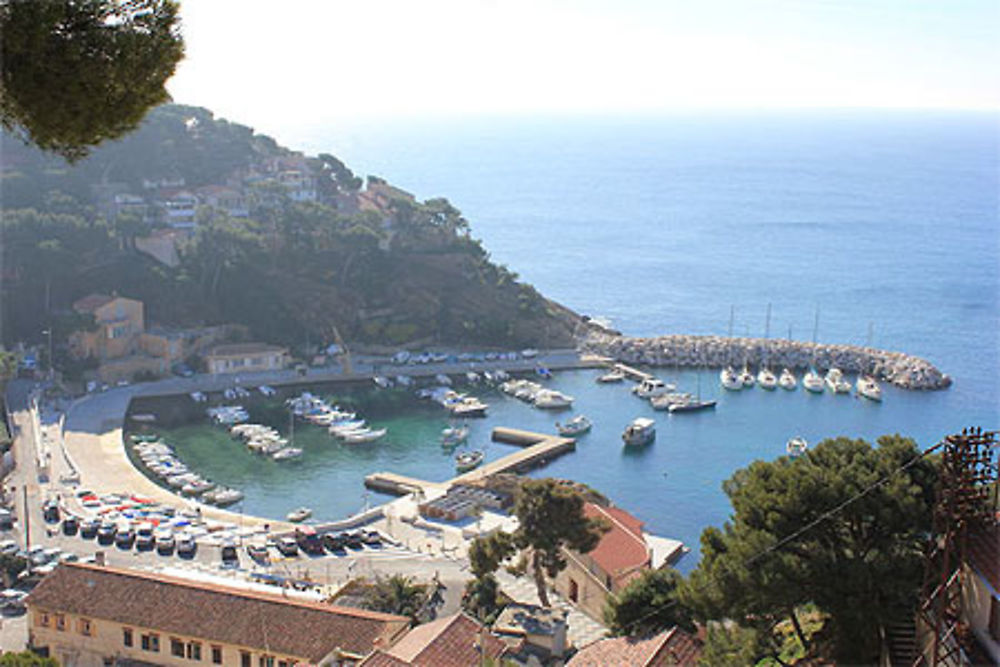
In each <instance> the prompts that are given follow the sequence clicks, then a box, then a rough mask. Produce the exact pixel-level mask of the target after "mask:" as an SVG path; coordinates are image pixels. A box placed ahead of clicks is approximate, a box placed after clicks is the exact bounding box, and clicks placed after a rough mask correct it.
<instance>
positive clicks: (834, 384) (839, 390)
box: [826, 367, 851, 394]
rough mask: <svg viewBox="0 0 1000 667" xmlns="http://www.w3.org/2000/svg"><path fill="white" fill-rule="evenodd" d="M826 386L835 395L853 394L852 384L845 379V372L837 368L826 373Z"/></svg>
mask: <svg viewBox="0 0 1000 667" xmlns="http://www.w3.org/2000/svg"><path fill="white" fill-rule="evenodd" d="M826 386H827V387H829V388H830V390H831V391H832V392H833V393H835V394H849V393H851V383H850V382H848V381H847V380H845V379H844V373H843V371H841V370H840V369H839V368H836V367H834V368H831V369H830V370H828V371H827V372H826Z"/></svg>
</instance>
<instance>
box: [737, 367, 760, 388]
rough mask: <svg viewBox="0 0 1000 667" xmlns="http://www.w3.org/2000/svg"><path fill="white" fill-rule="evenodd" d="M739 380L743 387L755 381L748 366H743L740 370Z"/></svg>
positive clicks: (751, 384) (749, 385)
mask: <svg viewBox="0 0 1000 667" xmlns="http://www.w3.org/2000/svg"><path fill="white" fill-rule="evenodd" d="M740 382H742V383H743V386H744V387H752V386H753V385H754V383H755V382H756V380H754V378H753V373H751V372H750V367H749V366H744V367H743V370H742V371H740Z"/></svg>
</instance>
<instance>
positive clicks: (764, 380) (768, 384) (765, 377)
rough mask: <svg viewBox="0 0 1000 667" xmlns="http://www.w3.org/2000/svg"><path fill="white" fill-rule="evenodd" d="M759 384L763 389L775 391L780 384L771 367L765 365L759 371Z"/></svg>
mask: <svg viewBox="0 0 1000 667" xmlns="http://www.w3.org/2000/svg"><path fill="white" fill-rule="evenodd" d="M757 384H759V385H760V388H761V389H766V390H768V391H773V390H774V389H775V388H776V387H777V386H778V378H777V377H775V375H774V373H773V372H771V369H770V368H768V367H766V366H765V367H763V368H761V369H760V372H758V373H757Z"/></svg>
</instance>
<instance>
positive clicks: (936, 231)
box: [170, 112, 1000, 568]
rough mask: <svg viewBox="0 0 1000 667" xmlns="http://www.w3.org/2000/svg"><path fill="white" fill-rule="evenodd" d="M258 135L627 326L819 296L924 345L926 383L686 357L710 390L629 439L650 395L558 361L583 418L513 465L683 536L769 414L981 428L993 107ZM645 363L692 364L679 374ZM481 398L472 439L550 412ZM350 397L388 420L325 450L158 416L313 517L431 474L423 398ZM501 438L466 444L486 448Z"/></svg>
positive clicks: (212, 465)
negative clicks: (292, 448)
mask: <svg viewBox="0 0 1000 667" xmlns="http://www.w3.org/2000/svg"><path fill="white" fill-rule="evenodd" d="M281 139H282V140H283V141H285V142H286V143H290V144H291V145H293V146H295V147H297V148H302V149H304V150H306V151H307V152H310V153H315V152H321V151H324V152H332V153H334V154H336V155H337V156H339V157H340V158H342V159H343V160H344V161H345V162H346V163H347V164H348V165H350V166H351V167H352V168H354V169H355V171H357V172H358V173H359V174H361V175H366V174H377V175H380V176H383V177H386V178H387V179H389V180H390V181H391V182H393V183H394V184H397V185H399V186H400V187H403V188H405V189H407V190H410V191H412V192H414V193H415V194H416V195H417V196H418V197H420V198H428V197H433V196H446V197H448V198H449V199H450V200H451V201H452V202H453V203H454V204H455V205H456V206H458V207H459V208H460V209H461V210H462V211H463V212H464V214H465V215H466V217H467V218H468V219H469V221H470V222H471V224H472V229H473V233H474V235H475V236H477V237H479V238H481V239H483V241H484V242H485V245H486V247H487V248H489V250H490V251H491V253H492V255H493V257H494V258H495V259H496V260H497V261H500V262H502V263H505V264H507V265H509V266H510V267H511V268H512V269H514V270H516V271H517V272H518V273H520V275H521V276H522V278H523V279H524V280H526V281H528V282H530V283H532V284H534V285H535V286H536V287H538V288H539V290H541V292H542V293H544V294H546V295H548V296H550V297H552V298H553V299H555V300H557V301H560V302H562V303H564V304H566V305H567V306H569V307H571V308H574V309H576V310H577V311H579V312H582V313H587V314H590V315H600V316H604V317H608V318H610V319H611V321H612V322H613V324H614V325H615V326H616V327H617V328H619V329H621V330H622V331H624V332H625V333H627V334H632V335H655V334H661V333H673V332H685V333H715V334H725V333H726V331H727V328H728V323H729V309H730V306H731V305H733V306H735V308H736V324H735V333H737V334H741V335H742V334H746V333H750V334H752V335H763V334H764V329H765V313H766V309H767V304H768V303H770V304H772V305H773V306H772V307H773V314H772V319H771V336H772V337H786V336H789V335H791V336H792V337H794V338H799V339H810V338H811V337H812V335H813V318H814V315H815V312H816V310H817V308H818V309H819V311H820V324H819V331H818V339H819V340H820V341H824V342H844V343H858V344H863V343H865V342H866V340H867V338H868V332H869V327H871V328H872V330H873V332H874V335H873V339H872V343H873V344H874V345H876V346H878V347H885V348H891V349H898V350H904V351H907V352H911V353H914V354H918V355H922V356H925V357H927V358H928V359H930V360H931V361H933V362H934V363H935V364H937V365H938V366H939V367H940V368H941V369H942V370H944V371H945V372H947V373H949V374H950V375H951V376H952V377H953V378H954V380H955V384H954V386H953V387H952V388H951V389H949V390H946V391H942V392H933V393H916V392H903V391H899V390H896V389H894V388H892V387H886V388H885V400H884V402H883V403H882V404H881V405H874V404H870V403H867V402H864V401H861V400H858V399H855V398H853V397H845V396H831V395H822V396H812V395H806V394H805V393H804V392H802V391H801V389H800V390H798V391H796V392H794V393H786V392H781V391H778V392H775V393H766V392H763V391H760V390H757V389H755V390H752V391H748V392H744V393H738V394H723V392H722V391H721V390H720V389H719V388H718V382H717V378H716V375H715V373H714V372H712V373H709V372H705V373H703V374H702V380H701V388H702V393H703V394H714V395H717V396H718V398H719V399H720V403H719V406H718V409H717V410H716V411H715V412H712V413H705V414H698V415H676V416H672V417H668V416H667V415H665V414H662V413H655V416H656V419H657V421H658V425H659V430H658V433H659V434H658V437H657V440H656V443H655V444H653V445H652V446H650V447H647V448H646V449H644V450H642V451H641V452H639V453H635V454H633V453H626V452H623V451H622V447H621V441H620V438H619V434H620V432H621V429H622V427H623V426H624V425H625V424H626V423H627V422H628V421H629V420H630V419H632V418H633V417H635V416H638V415H641V414H649V415H653V414H654V413H653V412H652V410H651V409H650V408H649V407H648V406H647V405H645V404H643V403H642V402H640V401H639V400H638V399H636V398H634V397H632V396H631V395H630V394H629V393H628V389H627V387H625V386H621V387H599V386H597V385H596V384H595V383H594V382H593V377H594V373H592V372H577V373H564V374H560V375H559V376H558V377H557V378H556V379H555V380H554V381H553V382H552V384H553V385H554V386H555V387H557V388H560V389H563V390H565V391H567V392H569V393H571V394H573V395H574V396H576V398H577V401H576V411H577V412H583V413H586V414H588V415H589V416H590V417H591V418H592V419H593V420H594V421H595V423H596V426H595V428H594V431H593V432H592V433H591V434H590V435H588V436H586V437H585V438H584V439H583V440H582V441H581V443H580V446H579V448H578V451H577V452H576V453H575V454H571V455H568V456H565V457H563V458H561V459H559V460H558V461H556V462H554V463H552V464H551V465H549V466H548V467H547V468H545V469H543V470H541V471H538V472H536V473H535V474H537V475H556V476H562V477H570V478H573V479H577V480H580V481H583V482H586V483H588V484H591V485H592V486H594V487H595V488H597V489H598V490H600V491H602V492H604V493H605V494H607V495H608V496H610V497H611V498H612V499H613V500H614V501H615V502H617V503H618V504H620V505H622V506H623V507H625V508H627V509H629V510H630V511H632V512H633V513H635V514H636V515H638V516H639V517H640V518H642V519H643V520H645V521H646V522H647V525H648V527H649V528H650V529H651V530H652V531H653V532H656V533H659V534H662V535H665V536H669V537H675V538H679V539H682V540H684V541H685V542H686V543H687V544H689V545H691V546H692V547H695V548H696V547H697V541H698V536H699V535H700V532H701V530H702V528H703V527H704V526H706V525H708V524H720V523H721V522H723V521H724V520H725V519H726V517H727V516H728V514H729V504H728V501H727V499H726V497H725V496H724V494H723V493H722V491H721V489H720V482H721V481H722V480H724V479H726V478H727V477H728V476H729V475H730V474H731V473H732V471H733V470H734V469H736V468H738V467H740V466H743V465H746V464H747V463H749V462H750V461H752V460H754V459H756V458H764V459H769V458H773V457H776V456H778V455H780V454H782V453H783V448H784V443H785V441H786V440H787V439H788V438H789V437H790V436H792V435H796V434H801V435H804V436H805V437H806V438H807V439H808V440H809V441H810V442H816V441H818V440H819V439H822V438H823V437H827V436H834V435H847V436H851V437H863V438H866V439H872V438H875V437H877V436H878V435H880V434H884V433H896V432H899V433H903V434H906V435H910V436H912V437H914V438H916V439H917V440H918V441H919V442H920V444H921V445H930V444H933V443H934V442H936V441H937V440H938V439H939V438H940V437H941V436H942V435H944V434H947V433H950V432H953V431H955V430H958V429H960V428H961V427H963V426H967V425H983V426H987V427H991V428H996V427H997V426H998V425H1000V419H998V416H1000V391H998V389H1000V380H998V376H1000V354H998V349H1000V306H998V292H1000V270H998V265H1000V224H998V199H997V192H998V166H997V156H998V125H997V119H996V117H995V116H989V115H982V114H980V115H977V114H957V113H953V114H944V113H938V114H929V113H903V112H896V113H888V112H887V113H867V112H866V113H861V112H852V113H849V112H844V113H837V114H834V113H798V114H777V113H769V114H765V113H761V114H756V115H744V116H741V117H734V116H724V115H707V116H701V117H694V116H672V117H661V118H650V117H643V118H628V119H622V118H546V119H518V120H514V119H494V120H488V119H477V120H474V121H473V120H460V119H449V120H439V121H419V122H417V121H414V122H412V123H408V124H397V125H386V124H377V125H376V124H370V125H360V124H358V125H352V126H342V127H330V128H324V129H322V130H309V129H303V130H301V131H300V132H299V135H298V136H292V137H289V136H283V137H281ZM662 375H663V376H664V377H667V378H669V379H671V380H673V381H676V382H678V383H679V384H681V385H682V386H683V387H685V388H688V389H689V390H693V389H694V388H695V387H696V384H697V383H696V379H695V378H696V375H695V374H694V373H693V372H691V371H685V372H671V371H669V370H664V371H663V373H662ZM485 395H486V396H487V397H488V398H487V400H488V401H489V402H490V403H491V410H490V417H489V418H488V419H487V420H482V421H477V422H473V425H474V431H473V441H474V443H475V444H476V445H477V446H481V445H482V444H483V443H485V442H486V441H487V440H488V433H489V429H490V428H491V427H492V426H493V425H510V426H519V427H524V428H535V429H551V426H552V423H553V422H554V421H555V419H557V418H558V417H557V416H553V415H550V414H545V413H543V412H541V411H537V410H534V409H532V408H530V407H528V406H526V405H524V404H521V403H519V402H517V401H515V400H513V399H507V398H506V397H502V396H501V395H499V394H485ZM354 400H357V401H360V406H361V407H362V408H363V410H367V413H366V416H369V417H370V418H371V421H374V422H375V423H376V424H377V425H384V426H388V427H389V429H390V436H389V437H388V438H387V439H386V440H385V441H382V442H379V443H376V444H374V445H367V446H360V447H346V446H343V445H340V444H338V443H335V442H333V441H332V440H331V439H329V438H328V437H327V436H326V435H325V433H322V432H320V431H318V430H312V429H307V428H305V427H303V428H301V429H297V431H296V435H297V437H296V441H297V443H298V444H304V445H305V447H306V449H307V453H306V456H305V457H304V458H303V459H302V460H301V461H298V462H294V463H290V464H285V465H278V464H273V463H269V462H266V461H262V460H260V459H257V458H254V457H252V456H250V455H249V454H246V455H244V454H243V452H242V451H241V450H240V449H239V448H238V446H237V445H236V444H235V443H234V442H232V441H230V440H229V439H228V437H227V436H225V435H224V434H222V433H221V432H220V431H212V430H209V429H207V428H206V427H204V426H197V425H196V426H192V427H188V428H186V429H181V430H179V431H176V432H174V433H171V434H170V435H171V437H172V438H173V440H175V441H176V444H177V445H178V446H179V448H180V450H181V454H182V457H183V458H185V460H189V462H190V463H191V464H193V465H194V466H195V467H196V468H201V469H202V470H203V472H204V473H206V474H207V475H209V476H210V477H212V478H213V479H216V480H218V481H220V482H224V483H229V484H233V485H235V486H238V487H239V488H242V489H244V490H245V491H246V493H247V499H246V501H245V503H244V509H245V511H247V512H253V513H258V514H263V515H269V516H281V515H284V514H285V513H286V512H287V511H288V510H289V509H291V508H293V507H296V506H299V505H303V504H304V505H309V506H311V507H313V508H314V509H315V510H316V515H317V516H318V517H320V518H334V517H341V516H344V515H346V514H349V513H352V512H354V511H356V510H358V509H360V508H361V507H362V505H363V503H364V502H365V498H364V497H363V487H362V484H361V480H362V478H363V476H364V475H365V474H366V473H368V472H372V471H375V470H392V471H396V472H400V473H405V474H411V475H415V476H421V477H425V478H428V479H445V478H447V477H449V476H451V474H452V464H451V459H450V457H449V456H448V455H446V454H445V453H444V452H442V450H441V448H440V446H439V445H438V444H437V442H436V437H437V434H438V432H439V431H440V429H441V428H442V427H443V426H444V425H445V420H444V419H443V415H442V414H441V413H440V412H439V411H437V410H434V409H432V408H429V407H424V406H421V405H419V404H416V403H414V404H412V405H409V404H408V403H409V402H402V403H401V404H399V405H395V406H393V407H392V408H391V409H389V408H387V407H386V406H385V405H384V404H382V401H375V403H369V402H368V401H367V398H366V396H358V397H355V398H354ZM282 421H283V420H276V425H277V426H282V425H283V424H282ZM509 451H511V450H510V449H508V448H507V447H506V446H504V445H498V444H490V445H489V446H488V449H487V452H488V456H489V457H490V458H494V457H499V456H501V455H503V454H504V453H506V452H509ZM379 499H380V497H375V496H372V497H371V498H369V500H370V501H371V502H376V501H378V500H379ZM695 559H696V558H695V557H688V558H686V559H685V561H686V562H685V563H684V567H685V568H688V567H691V566H692V565H693V563H694V561H695Z"/></svg>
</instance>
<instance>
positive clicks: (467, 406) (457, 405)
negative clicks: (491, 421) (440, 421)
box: [448, 396, 490, 418]
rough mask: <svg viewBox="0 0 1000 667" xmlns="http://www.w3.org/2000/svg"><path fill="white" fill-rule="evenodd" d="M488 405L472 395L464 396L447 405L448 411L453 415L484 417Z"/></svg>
mask: <svg viewBox="0 0 1000 667" xmlns="http://www.w3.org/2000/svg"><path fill="white" fill-rule="evenodd" d="M489 407H490V406H489V405H487V404H486V403H483V402H482V401H480V400H479V399H478V398H475V397H473V396H466V397H465V398H463V399H462V400H460V401H456V402H454V403H451V404H450V405H449V406H448V411H449V412H451V414H452V416H453V417H459V418H464V417H485V416H486V409H487V408H489Z"/></svg>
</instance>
